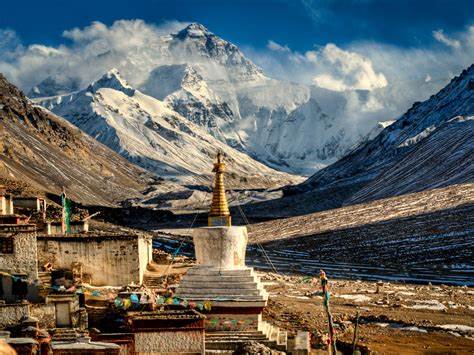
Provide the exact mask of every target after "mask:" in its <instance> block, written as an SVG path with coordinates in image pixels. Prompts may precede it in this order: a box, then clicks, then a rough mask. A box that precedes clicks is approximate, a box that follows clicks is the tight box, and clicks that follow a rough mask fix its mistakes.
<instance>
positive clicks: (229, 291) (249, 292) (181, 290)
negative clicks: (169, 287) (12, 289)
mask: <svg viewBox="0 0 474 355" xmlns="http://www.w3.org/2000/svg"><path fill="white" fill-rule="evenodd" d="M176 293H177V294H180V295H183V294H184V295H188V294H189V295H212V296H216V295H240V296H258V295H260V294H261V293H262V291H261V290H259V289H249V288H190V287H181V286H180V287H178V289H177V290H176Z"/></svg>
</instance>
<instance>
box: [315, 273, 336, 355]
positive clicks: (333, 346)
mask: <svg viewBox="0 0 474 355" xmlns="http://www.w3.org/2000/svg"><path fill="white" fill-rule="evenodd" d="M319 278H320V279H321V288H322V290H323V300H324V301H323V304H324V310H325V311H326V315H327V317H328V331H329V348H330V349H331V351H332V354H333V355H336V354H337V347H336V337H335V334H334V323H333V321H332V314H331V310H330V308H329V296H330V294H329V284H328V278H327V277H326V273H325V272H324V270H320V272H319Z"/></svg>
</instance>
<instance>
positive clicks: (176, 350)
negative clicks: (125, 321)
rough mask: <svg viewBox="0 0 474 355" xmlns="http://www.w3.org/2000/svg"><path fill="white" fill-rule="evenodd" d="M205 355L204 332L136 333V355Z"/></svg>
mask: <svg viewBox="0 0 474 355" xmlns="http://www.w3.org/2000/svg"><path fill="white" fill-rule="evenodd" d="M166 353H171V354H204V331H203V330H198V329H196V330H186V331H160V332H139V333H135V354H137V355H139V354H142V355H144V354H166Z"/></svg>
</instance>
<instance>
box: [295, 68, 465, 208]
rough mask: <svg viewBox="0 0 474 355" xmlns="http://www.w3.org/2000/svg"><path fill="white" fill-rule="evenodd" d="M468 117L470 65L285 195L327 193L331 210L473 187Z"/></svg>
mask: <svg viewBox="0 0 474 355" xmlns="http://www.w3.org/2000/svg"><path fill="white" fill-rule="evenodd" d="M473 114H474V65H472V66H470V67H469V68H468V69H466V70H465V71H463V72H462V73H461V75H460V76H458V77H456V78H454V79H453V80H452V81H451V82H450V83H449V84H448V85H447V86H446V87H445V88H444V89H442V90H441V91H440V92H438V93H437V94H436V95H433V96H432V97H431V98H430V99H428V100H427V101H425V102H423V103H420V102H418V103H415V104H414V105H413V107H412V108H411V109H409V110H408V111H407V112H406V113H405V114H404V115H403V116H402V117H401V118H400V119H398V120H397V121H396V122H395V123H393V124H392V125H390V126H389V127H387V128H385V129H384V130H383V131H382V132H381V133H380V134H379V135H378V136H376V137H375V138H374V139H372V140H371V141H369V142H368V143H366V144H364V145H362V146H361V147H359V148H358V149H356V150H355V151H353V152H352V153H350V154H348V155H347V156H345V157H344V158H342V159H340V160H339V161H337V162H336V163H334V164H333V165H331V166H329V167H327V168H325V169H323V170H321V171H319V172H317V173H316V174H314V175H313V176H312V177H310V178H309V179H308V180H307V181H305V182H304V183H302V184H300V185H298V186H296V187H293V188H290V189H288V191H287V193H288V194H294V193H297V194H299V193H306V194H307V193H309V194H312V193H313V194H314V193H316V194H322V193H324V191H326V192H328V193H330V194H332V196H331V199H332V200H335V201H333V202H334V204H335V205H334V206H333V207H336V206H337V205H340V204H343V203H353V202H355V201H369V200H372V199H376V198H381V197H387V196H393V195H398V194H403V193H408V192H414V191H420V190H423V189H428V188H433V187H442V186H448V185H451V184H455V183H461V182H468V181H470V182H472V181H474V171H473V168H472V156H473V155H474V149H473V148H474V146H473V143H472V141H473V140H472V137H473V134H474V121H473V120H472V116H473ZM319 196H320V195H319ZM320 197H322V196H320ZM328 198H329V197H328ZM322 199H324V198H322Z"/></svg>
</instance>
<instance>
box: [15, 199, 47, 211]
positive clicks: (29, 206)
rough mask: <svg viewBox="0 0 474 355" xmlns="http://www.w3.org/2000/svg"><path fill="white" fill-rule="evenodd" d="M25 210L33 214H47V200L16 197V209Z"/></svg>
mask: <svg viewBox="0 0 474 355" xmlns="http://www.w3.org/2000/svg"><path fill="white" fill-rule="evenodd" d="M17 208H20V209H25V210H29V211H32V212H39V213H44V212H46V200H45V199H44V198H41V197H21V196H15V209H17Z"/></svg>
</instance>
